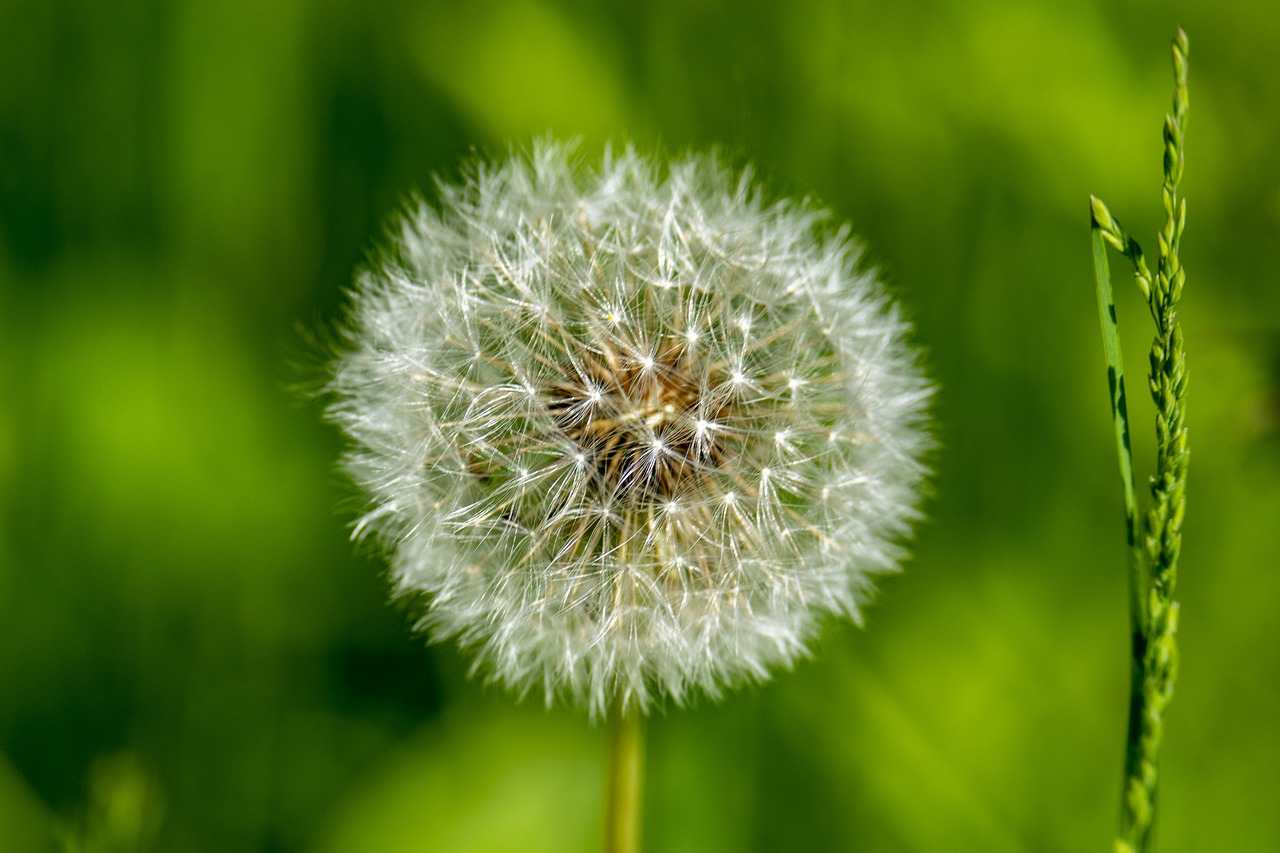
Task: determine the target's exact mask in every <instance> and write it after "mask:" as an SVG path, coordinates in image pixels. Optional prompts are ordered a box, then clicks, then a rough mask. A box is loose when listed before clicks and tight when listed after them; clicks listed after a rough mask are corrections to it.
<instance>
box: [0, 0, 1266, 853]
mask: <svg viewBox="0 0 1280 853" xmlns="http://www.w3.org/2000/svg"><path fill="white" fill-rule="evenodd" d="M1178 24H1181V25H1183V26H1184V27H1186V29H1187V30H1188V32H1189V34H1190V37H1191V98H1192V105H1191V119H1190V128H1189V135H1188V143H1187V148H1188V164H1187V172H1186V180H1185V184H1184V188H1185V191H1186V195H1187V197H1188V204H1189V208H1190V215H1189V226H1188V230H1187V234H1186V238H1185V241H1184V244H1183V259H1184V262H1185V264H1186V266H1187V268H1188V270H1189V279H1188V286H1187V290H1186V296H1185V300H1184V303H1183V305H1184V310H1183V318H1184V327H1185V331H1186V339H1187V349H1188V357H1189V362H1190V366H1191V371H1192V391H1191V393H1192V398H1191V402H1190V406H1191V408H1190V417H1191V423H1190V428H1191V437H1192V445H1193V454H1194V455H1193V461H1192V471H1191V486H1190V491H1189V502H1190V505H1189V514H1188V517H1187V522H1186V528H1185V547H1184V551H1183V561H1182V576H1181V587H1180V598H1181V600H1182V603H1183V609H1182V632H1181V647H1182V654H1183V665H1182V678H1181V681H1180V683H1179V686H1178V692H1177V696H1176V699H1175V703H1174V705H1173V708H1172V711H1171V715H1170V716H1169V718H1168V728H1167V740H1166V746H1165V750H1164V761H1163V777H1162V792H1161V797H1162V800H1161V814H1160V816H1159V830H1158V833H1159V843H1160V848H1161V849H1162V850H1163V851H1170V853H1171V852H1172V851H1216V850H1245V851H1253V850H1258V851H1270V850H1280V810H1277V809H1276V808H1275V804H1276V802H1277V801H1278V800H1280V641H1278V640H1277V631H1276V628H1277V624H1278V620H1277V614H1278V613H1280V571H1277V562H1278V560H1277V551H1278V546H1280V534H1278V533H1277V527H1278V526H1280V525H1278V524H1277V522H1278V521H1280V476H1278V475H1280V287H1277V281H1278V277H1277V274H1278V273H1280V157H1278V156H1277V145H1278V142H1277V140H1280V67H1278V65H1277V60H1276V58H1275V57H1276V55H1277V54H1276V51H1277V50H1278V49H1280V16H1277V15H1276V14H1275V10H1274V5H1273V4H1272V3H1270V2H1264V0H1224V2H1220V3H1216V4H1208V3H1190V2H1185V3H1177V2H1174V3H1169V2H1158V1H1157V0H1148V1H1147V2H1136V1H1135V2H1122V3H1113V2H1102V0H1096V2H1084V3H1082V2H1077V0H1059V2H1040V3H1028V2H1015V0H982V2H950V3H942V2H929V0H901V2H895V3H870V2H834V0H828V2H818V1H817V0H814V2H806V1H805V0H801V2H787V3H781V2H776V0H771V2H756V0H752V2H741V3H730V2H712V0H679V2H677V0H656V2H645V3H641V2H631V3H599V2H588V0H527V2H525V0H521V2H514V3H494V2H470V3H465V4H462V3H459V4H440V3H421V2H408V0H372V2H356V0H323V2H303V0H273V2H270V3H256V2H250V0H199V2H196V1H195V0H124V2H118V3H98V2H93V1H92V0H48V1H47V2H45V1H44V0H25V1H24V0H19V2H12V0H10V2H4V3H0V513H2V515H0V518H2V519H3V521H2V523H0V850H3V851H11V850H12V851H27V850H43V849H58V848H56V847H55V845H56V844H59V843H61V842H59V841H57V839H59V838H62V839H64V840H66V839H70V843H73V844H80V845H82V849H88V850H118V851H126V850H128V851H141V850H156V851H188V850H190V851H228V850H247V851H248V850H255V851H256V850H261V851H330V852H331V853H345V851H362V850H368V851H390V850H395V851H434V850H445V851H454V850H456V851H511V850H531V851H543V850H545V851H590V850H593V849H596V848H597V847H598V844H599V841H598V840H599V838H600V833H601V819H600V803H601V793H600V788H601V784H600V783H601V779H602V774H603V769H602V748H603V735H602V733H601V731H600V730H599V729H598V728H594V727H591V726H589V725H588V724H587V722H586V721H585V720H584V719H583V718H582V717H581V716H580V715H578V714H576V713H574V712H571V711H566V710H559V709H557V710H552V711H550V712H547V711H545V710H543V709H542V708H541V707H540V706H539V705H538V703H537V702H536V701H531V702H525V703H524V704H522V705H516V704H515V703H513V702H512V701H510V698H509V697H507V696H506V695H504V694H502V693H501V692H499V691H496V690H494V689H487V688H483V687H481V686H479V685H477V684H476V683H473V682H471V681H469V680H467V678H466V667H467V662H466V661H465V660H464V659H462V658H461V657H460V656H459V655H458V654H457V653H456V652H455V651H454V650H453V649H452V648H448V647H433V648H430V649H424V648H423V643H422V642H421V640H420V639H418V638H415V637H413V636H411V635H410V634H409V632H408V629H407V619H406V616H405V614H404V613H402V612H401V611H400V610H398V609H397V608H395V607H388V606H386V585H385V579H384V577H383V575H382V572H383V567H382V562H381V560H380V559H379V558H378V557H377V555H376V554H369V553H360V551H359V550H358V549H355V548H353V546H352V545H351V544H350V543H348V541H347V538H346V537H347V533H348V529H349V528H348V525H349V523H350V522H351V520H352V518H353V515H352V510H351V506H350V505H351V490H350V488H349V487H348V486H346V485H345V484H344V483H343V481H342V479H341V477H340V476H339V475H338V474H336V473H335V471H334V459H335V457H336V456H337V454H338V452H339V449H340V441H339V439H338V436H337V435H336V433H335V431H334V430H333V429H331V428H329V427H328V426H326V425H325V424H324V423H322V421H321V417H320V413H319V411H318V406H317V405H316V404H315V403H313V402H310V401H308V400H307V399H306V397H305V395H304V394H302V393H300V392H299V391H298V386H300V385H306V384H307V383H308V382H310V381H312V380H313V379H314V377H315V375H316V364H317V362H318V361H319V360H320V358H319V356H318V355H317V353H319V352H321V351H322V348H323V342H322V340H321V341H318V340H317V339H318V338H319V339H322V338H323V337H324V334H323V330H324V329H325V328H327V327H331V325H332V323H333V322H334V321H335V319H336V318H337V317H338V316H339V313H340V310H341V305H342V300H343V296H342V293H343V288H344V287H345V286H346V285H347V284H348V283H349V281H350V278H351V272H352V269H353V268H354V267H355V265H357V264H358V263H359V262H360V261H361V259H362V257H363V254H364V252H365V251H366V250H367V249H368V248H369V246H370V245H371V244H372V242H373V241H375V240H376V239H377V236H378V234H379V233H380V229H381V227H382V224H383V222H384V221H385V219H386V217H387V216H388V215H389V214H390V213H392V212H393V211H395V210H396V209H397V207H398V205H399V204H400V201H401V199H402V198H403V197H404V196H405V195H406V194H407V193H409V192H410V191H411V190H412V189H413V188H415V187H421V188H423V189H424V191H426V192H427V193H428V194H430V192H431V186H432V184H431V182H432V176H433V175H437V174H438V175H441V176H444V177H445V178H448V177H450V176H455V175H457V173H458V165H459V162H460V160H461V159H463V158H465V157H466V156H468V154H469V152H470V151H472V149H473V148H475V149H477V150H479V151H481V152H486V151H487V152H493V151H500V150H502V147H503V145H504V144H505V143H506V142H507V141H508V140H517V141H518V140H524V139H528V138H529V137H531V136H536V135H541V134H543V133H545V132H548V131H550V132H552V133H554V134H556V135H558V136H574V135H576V136H580V137H581V138H582V140H583V151H584V152H586V153H588V154H590V155H592V156H596V155H598V153H599V152H600V150H601V149H602V147H603V145H604V144H605V143H606V142H608V141H611V140H612V141H615V142H616V141H622V140H626V139H633V140H635V141H636V142H637V143H638V144H639V146H640V147H641V148H642V149H654V148H660V149H662V150H667V151H681V150H684V149H686V148H690V147H692V148H699V149H701V148H705V147H708V146H711V145H717V144H718V145H722V146H724V148H725V149H726V150H727V151H728V153H729V154H730V156H731V157H732V158H734V159H735V160H737V161H738V162H746V161H751V162H754V163H755V164H756V165H757V167H758V168H759V170H760V172H761V173H762V175H763V177H764V180H765V181H766V182H767V183H768V185H769V186H770V187H771V189H772V191H773V192H775V193H777V194H786V195H812V196H814V197H817V198H819V199H821V200H822V201H823V203H825V204H827V205H829V206H830V207H832V208H833V209H834V210H835V211H836V213H837V215H838V216H839V217H841V218H847V219H849V220H850V221H852V222H853V224H854V227H855V229H856V230H857V231H858V232H859V233H860V234H861V235H862V236H863V237H864V239H865V241H866V243H867V244H868V247H869V253H870V257H871V258H872V259H873V260H874V261H875V263H876V264H877V265H879V266H880V267H881V269H882V270H883V272H884V275H885V277H886V278H887V279H888V280H889V281H890V282H891V284H892V286H893V287H894V289H895V291H896V292H897V293H898V294H899V295H900V297H901V299H902V300H903V301H904V302H905V303H906V304H907V305H908V307H909V310H910V311H911V313H912V315H913V317H914V319H915V322H916V326H917V332H918V338H919V340H920V341H921V342H922V343H923V344H924V345H925V346H926V347H927V349H928V352H929V361H930V363H931V365H932V370H933V372H934V373H935V375H936V376H937V377H938V379H939V381H940V384H941V388H942V390H941V392H940V395H939V397H938V402H937V408H936V411H937V417H938V422H939V427H938V431H939V435H940V438H941V441H942V444H943V449H942V451H941V452H940V453H939V454H938V456H937V458H936V470H937V476H936V478H935V492H936V496H935V497H934V498H933V499H932V500H931V503H930V516H931V520H930V521H929V522H928V523H927V524H926V525H925V526H923V527H922V529H921V530H920V533H919V536H918V541H917V546H916V549H915V550H916V557H915V559H914V560H913V561H912V562H911V563H910V564H909V566H908V568H907V571H906V572H905V573H904V574H902V575H900V576H897V577H893V578H890V579H887V580H886V581H885V582H884V583H883V585H882V592H881V595H880V597H879V599H878V601H877V603H876V604H875V606H873V608H872V609H871V610H870V612H869V614H868V620H867V622H868V625H867V628H866V630H858V629H855V628H854V627H852V626H850V625H844V624H839V625H832V626H830V628H829V630H828V631H827V632H826V633H825V634H824V638H823V640H822V642H821V643H819V645H818V646H817V648H816V649H815V654H814V658H813V660H812V661H808V662H805V663H803V664H801V665H800V666H798V667H797V668H796V671H795V672H793V673H789V674H788V673H781V674H779V675H778V677H777V678H776V679H775V680H774V681H773V683H772V684H770V685H768V686H766V687H762V688H757V689H748V690H744V691H740V692H739V693H737V694H736V695H734V696H732V697H731V698H730V699H728V700H726V701H725V702H723V703H722V704H719V705H716V704H712V703H708V702H703V703H700V704H698V705H697V706H696V707H694V708H691V709H687V710H679V709H674V708H673V709H669V710H668V711H667V712H666V713H661V714H659V715H658V716H656V718H655V719H654V720H653V721H652V725H651V728H650V748H651V751H650V761H649V783H648V802H647V813H646V816H645V834H646V837H647V841H648V844H647V847H648V849H650V850H653V851H814V850H817V851H826V850H832V851H842V850H859V851H943V850H946V851H954V850H975V851H1020V850H1026V851H1076V850H1105V849H1109V837H1110V834H1111V833H1112V831H1113V829H1114V827H1115V825H1116V821H1117V807H1118V799H1119V787H1120V770H1121V754H1122V746H1123V737H1124V716H1125V709H1126V697H1127V689H1128V681H1127V678H1128V674H1127V672H1128V671H1127V661H1126V644H1127V639H1126V636H1127V627H1126V590H1125V579H1124V565H1125V550H1124V543H1123V534H1122V513H1121V504H1120V489H1119V480H1118V477H1117V474H1116V463H1115V460H1114V454H1113V448H1112V444H1111V442H1112V438H1111V424H1110V420H1109V416H1108V407H1107V395H1106V380H1105V374H1104V370H1103V363H1102V349H1101V346H1100V337H1099V333H1098V330H1097V326H1096V322H1097V320H1096V308H1095V306H1094V296H1093V282H1092V278H1091V266H1090V255H1089V235H1088V222H1089V220H1088V212H1087V210H1088V209H1087V199H1088V196H1089V194H1090V193H1096V194H1098V195H1100V196H1101V197H1103V198H1104V199H1105V200H1106V201H1107V202H1108V204H1109V205H1110V206H1111V209H1112V210H1113V211H1114V212H1115V213H1116V215H1117V216H1119V217H1120V218H1121V220H1122V221H1124V222H1125V224H1126V225H1127V226H1128V227H1129V228H1130V230H1131V231H1133V232H1134V233H1135V234H1136V235H1137V236H1138V237H1139V239H1140V240H1142V242H1143V243H1144V244H1145V245H1146V246H1147V248H1148V251H1149V252H1154V234H1155V231H1156V229H1157V227H1158V226H1159V223H1160V217H1161V211H1160V205H1159V184H1160V156H1161V147H1160V137H1159V132H1160V123H1161V120H1162V117H1163V114H1164V112H1165V110H1166V109H1167V105H1168V102H1169V98H1170V93H1171V75H1170V71H1169V58H1168V55H1169V48H1168V45H1169V39H1170V37H1171V36H1172V34H1173V31H1174V28H1175V26H1176V25H1178ZM1113 264H1114V266H1115V269H1118V270H1119V269H1122V266H1121V265H1120V262H1118V261H1117V260H1116V259H1114V258H1113ZM1126 278H1127V277H1126V276H1123V275H1122V276H1121V280H1122V281H1123V280H1125V279H1126ZM1119 310H1120V316H1121V331H1122V334H1123V337H1124V345H1125V348H1126V351H1127V353H1128V355H1129V359H1130V361H1129V365H1130V371H1131V372H1132V373H1134V374H1137V373H1139V372H1140V371H1142V370H1143V369H1144V368H1145V356H1144V353H1145V349H1146V346H1147V344H1148V340H1149V331H1148V320H1147V318H1146V316H1145V310H1144V307H1143V306H1142V304H1141V303H1140V301H1139V297H1138V296H1137V294H1136V292H1135V289H1134V288H1129V287H1125V288H1123V295H1122V297H1121V301H1120V306H1119ZM1131 382H1133V387H1135V388H1141V387H1142V383H1141V381H1140V380H1139V379H1138V378H1136V376H1135V378H1134V379H1132V380H1131ZM1133 401H1134V406H1135V412H1134V422H1135V444H1136V447H1137V451H1138V462H1139V466H1140V470H1141V471H1147V470H1150V465H1151V461H1152V459H1151V457H1152V451H1151V438H1150V436H1151V428H1150V423H1151V407H1150V405H1149V402H1148V401H1147V400H1146V399H1145V395H1140V394H1138V393H1137V392H1136V391H1135V393H1134V394H1133Z"/></svg>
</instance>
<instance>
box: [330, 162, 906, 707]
mask: <svg viewBox="0 0 1280 853" xmlns="http://www.w3.org/2000/svg"><path fill="white" fill-rule="evenodd" d="M440 195H441V203H440V206H439V208H438V209H436V208H433V207H431V206H428V205H426V204H424V203H421V202H415V203H413V204H411V205H410V207H409V209H408V210H407V211H406V212H405V213H404V214H403V216H402V217H401V218H400V219H399V220H398V221H397V223H396V225H395V227H394V229H393V234H392V235H391V237H390V240H389V246H388V247H387V249H386V251H385V252H384V254H383V257H381V258H380V259H379V260H377V261H376V262H374V263H373V264H372V265H371V266H370V267H369V268H368V269H366V270H365V271H364V272H363V273H361V275H360V276H359V278H358V282H357V286H356V288H355V292H354V294H353V295H352V299H351V307H350V316H349V319H348V323H347V332H346V334H347V338H346V342H345V344H344V346H343V349H342V352H341V353H340V355H339V356H338V358H337V359H336V362H335V365H334V374H333V378H332V381H331V385H330V391H331V392H332V395H333V396H332V399H333V403H332V405H331V408H330V415H331V417H332V418H333V419H334V420H335V421H336V422H337V423H338V424H339V425H340V426H341V427H342V429H343V430H344V431H345V432H346V434H347V436H348V438H349V439H350V450H349V451H348V453H347V456H346V468H347V470H348V471H349V473H350V475H351V477H352V478H353V479H354V480H355V482H356V483H357V484H358V485H359V486H360V487H362V488H363V490H364V491H365V492H366V493H367V495H368V496H369V499H370V504H369V509H368V511H367V513H366V514H365V515H364V516H363V518H361V519H360V521H359V523H358V525H357V531H358V532H359V533H360V534H372V535H374V536H375V537H376V539H377V540H378V541H379V542H380V543H382V544H383V545H384V546H385V548H386V550H387V551H388V553H389V554H390V559H391V563H392V576H393V578H394V583H395V589H396V592H397V593H398V594H400V595H404V596H413V597H421V598H422V600H423V601H424V602H425V604H426V606H425V610H424V612H425V615H424V616H423V618H422V621H421V624H420V626H419V627H420V628H422V629H423V630H424V631H425V632H426V633H427V634H428V635H429V636H430V637H431V638H432V639H434V640H437V641H438V640H444V639H446V638H453V639H456V640H457V641H458V642H460V643H461V644H462V645H463V646H464V647H467V648H468V649H470V650H471V652H472V654H473V655H474V660H475V667H476V670H477V671H479V672H481V673H484V674H485V675H486V676H487V677H488V678H490V679H491V680H493V681H497V682H500V683H502V684H504V685H507V686H508V687H510V688H512V689H513V690H515V691H516V692H518V693H520V694H525V693H527V692H529V691H535V692H538V693H541V694H542V695H543V696H545V698H546V700H547V701H548V702H551V701H554V700H556V699H557V698H562V699H567V700H569V701H571V702H573V703H575V704H578V705H580V706H583V707H585V708H587V709H588V710H589V712H590V713H591V714H592V715H599V714H602V713H605V712H609V711H614V712H622V713H629V712H635V711H643V710H645V709H647V708H648V707H649V706H651V705H652V704H654V703H655V702H659V701H663V700H668V699H669V700H672V701H674V702H676V703H680V702H682V701H684V700H686V699H687V698H688V697H690V696H691V695H699V694H705V695H710V696H712V697H716V696H719V695H721V693H722V692H723V691H724V690H725V689H726V688H729V687H731V686H734V685H736V684H740V683H743V682H749V681H762V680H764V679H766V678H768V676H769V673H770V671H771V670H773V669H775V668H777V667H785V666H787V665H789V664H790V663H791V662H793V661H794V660H795V659H796V658H797V657H798V656H801V655H803V654H804V653H805V651H806V645H807V643H808V641H809V640H810V639H811V638H812V637H813V635H814V634H815V631H816V629H817V628H818V626H819V624H820V623H821V621H822V620H823V619H824V618H826V617H828V616H831V615H844V616H849V617H852V618H853V619H855V620H857V619H859V614H860V611H861V608H862V606H863V605H864V604H865V603H866V601H867V599H868V597H869V596H870V595H871V593H872V583H873V580H874V579H875V577H876V576H877V575H880V574H882V573H885V572H889V571H893V570H895V569H896V568H897V566H898V564H899V562H900V560H901V558H902V556H903V550H902V547H901V544H900V543H901V541H902V539H903V538H904V537H905V536H906V535H907V534H908V533H909V527H910V524H911V522H912V521H913V520H914V519H915V518H916V516H917V509H916V507H917V502H918V487H919V484H920V481H921V478H922V476H923V468H922V465H921V462H920V457H921V454H922V453H923V452H924V450H925V449H926V448H927V446H928V445H929V439H928V436H927V432H926V430H925V428H924V419H925V408H926V404H927V401H928V398H929V395H930V385H929V383H928V382H927V380H926V379H925V378H924V376H923V374H922V371H921V369H920V367H919V365H918V359H917V356H916V353H915V352H914V350H913V349H912V348H911V347H910V346H909V344H908V343H907V342H906V341H905V335H906V333H907V331H908V329H907V326H906V324H905V323H904V321H903V320H902V319H901V316H900V314H899V312H898V309H897V308H896V307H895V306H894V304H893V303H892V302H891V301H890V300H889V299H888V297H887V296H886V294H885V292H884V290H883V288H882V287H881V286H880V284H879V283H878V282H877V281H876V279H875V277H874V276H873V275H872V274H870V273H866V272H860V271H859V269H858V266H857V260H858V249H857V247H856V245H855V244H854V243H853V242H852V241H851V239H850V236H849V233H848V231H847V230H839V231H837V232H834V233H829V232H826V231H824V230H823V222H824V221H825V218H826V214H825V213H824V212H823V211H821V210H818V209H815V208H814V207H812V206H809V205H806V204H792V203H775V204H770V203H766V202H765V201H764V200H763V199H762V197H761V194H760V192H759V191H758V190H757V189H755V188H754V186H753V184H752V182H751V179H750V175H749V174H743V175H738V174H735V173H733V172H731V171H730V170H729V169H727V168H726V167H725V166H723V165H722V164H721V163H720V162H719V161H718V160H717V159H716V158H714V157H710V156H701V157H700V156H690V157H686V158H684V159H681V160H679V161H678V162H675V163H674V164H672V165H670V166H669V167H665V168H664V167H661V166H659V165H658V164H657V163H655V162H653V161H651V160H649V159H647V158H645V157H642V156H640V155H638V154H636V153H635V152H634V151H633V150H632V149H630V148H628V149H627V150H626V151H624V152H622V153H620V154H617V153H614V154H606V156H605V158H604V160H603V163H602V164H601V165H600V166H599V167H597V168H589V167H587V166H585V165H583V164H582V163H581V162H579V161H577V159H576V158H575V156H574V154H573V151H572V149H571V148H570V147H567V146H562V145H558V144H554V143H550V142H547V143H542V144H539V145H536V146H534V147H533V148H532V149H531V151H529V152H527V153H524V154H514V155H512V156H511V157H510V158H509V159H507V160H506V161H505V162H502V163H499V164H497V165H486V164H478V165H475V166H473V167H472V168H471V171H470V172H469V173H468V175H467V176H466V178H465V180H464V181H463V182H462V183H461V184H459V185H456V186H442V187H441V188H440Z"/></svg>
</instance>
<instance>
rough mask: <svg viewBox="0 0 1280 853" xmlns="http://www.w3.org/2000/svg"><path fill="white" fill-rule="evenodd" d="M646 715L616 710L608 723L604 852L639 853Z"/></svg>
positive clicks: (611, 714)
mask: <svg viewBox="0 0 1280 853" xmlns="http://www.w3.org/2000/svg"><path fill="white" fill-rule="evenodd" d="M644 722H645V717H644V715H643V714H641V713H639V712H636V711H631V712H630V713H624V712H622V711H621V710H614V711H613V712H612V713H610V715H609V720H608V722H607V723H606V726H605V728H606V732H607V735H606V736H607V738H608V742H609V759H608V761H609V766H608V771H607V772H608V791H607V797H608V799H607V801H606V803H605V809H606V812H605V843H604V849H605V853H639V850H640V805H641V791H642V789H643V786H644Z"/></svg>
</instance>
